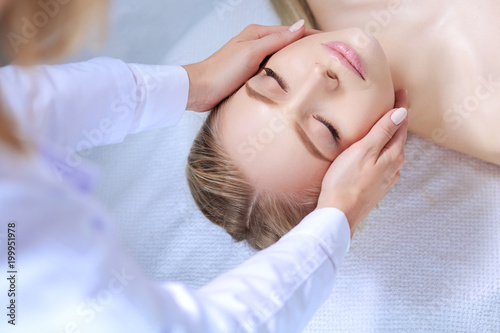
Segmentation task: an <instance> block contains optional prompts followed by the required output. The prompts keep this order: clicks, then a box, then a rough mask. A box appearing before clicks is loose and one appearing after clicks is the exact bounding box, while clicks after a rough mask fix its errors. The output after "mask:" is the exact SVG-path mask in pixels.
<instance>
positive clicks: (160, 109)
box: [0, 58, 189, 151]
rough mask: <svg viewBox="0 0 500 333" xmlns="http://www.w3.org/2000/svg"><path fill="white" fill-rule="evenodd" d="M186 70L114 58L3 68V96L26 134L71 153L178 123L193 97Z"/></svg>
mask: <svg viewBox="0 0 500 333" xmlns="http://www.w3.org/2000/svg"><path fill="white" fill-rule="evenodd" d="M188 92H189V79H188V76H187V73H186V71H185V70H184V68H182V67H181V66H159V65H139V64H125V63H124V62H123V61H120V60H117V59H112V58H95V59H92V60H89V61H86V62H80V63H73V64H65V65H53V66H48V65H45V66H33V67H20V66H5V67H2V68H0V94H1V99H2V102H3V104H4V106H5V107H6V109H7V112H9V113H11V114H12V116H13V118H14V120H15V122H16V124H17V126H18V127H19V129H20V131H21V132H22V133H23V134H24V135H28V134H29V135H31V136H32V137H33V139H35V140H37V141H40V140H42V141H48V142H49V143H50V144H51V145H56V146H58V147H59V148H62V149H64V150H67V149H68V147H69V148H70V149H72V150H76V151H81V150H86V149H89V148H91V147H92V146H98V145H105V144H111V143H118V142H121V141H123V139H124V138H125V137H126V136H127V135H128V134H130V133H138V132H141V131H144V130H148V129H153V128H158V127H165V126H172V125H175V124H176V123H177V122H178V120H179V119H180V117H181V115H182V114H183V112H184V110H185V108H186V104H187V98H188Z"/></svg>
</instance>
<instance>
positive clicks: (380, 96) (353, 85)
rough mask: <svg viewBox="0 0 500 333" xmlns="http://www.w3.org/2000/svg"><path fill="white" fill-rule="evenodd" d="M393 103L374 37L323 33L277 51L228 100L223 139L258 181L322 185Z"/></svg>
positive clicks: (273, 186)
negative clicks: (345, 153)
mask: <svg viewBox="0 0 500 333" xmlns="http://www.w3.org/2000/svg"><path fill="white" fill-rule="evenodd" d="M342 43H343V44H342ZM346 45H347V46H346ZM349 47H350V48H351V50H349ZM356 53H357V55H358V57H359V58H358V59H359V60H360V62H358V61H357V60H356ZM342 54H343V55H342ZM393 106H394V87H393V83H392V78H391V73H390V71H389V66H388V63H387V60H386V57H385V54H384V52H383V50H382V48H381V46H380V44H379V43H378V41H377V40H376V39H375V38H374V37H372V36H369V35H366V34H365V33H364V32H363V31H361V30H359V29H348V30H341V31H334V32H328V33H321V34H315V35H312V36H309V37H305V38H303V39H301V40H299V41H297V42H295V43H293V44H291V45H289V46H287V47H285V48H284V49H282V50H281V51H279V52H277V53H276V54H274V55H273V56H272V57H271V58H270V59H269V61H268V62H267V64H266V65H265V68H264V70H262V71H260V72H259V73H258V74H257V75H255V76H254V77H253V78H252V79H250V80H249V81H247V83H246V84H245V85H244V86H243V87H242V88H240V89H239V90H238V91H237V92H236V93H235V94H234V95H233V97H232V98H231V99H229V100H228V102H227V103H226V104H225V105H224V106H223V108H222V110H221V119H220V121H221V123H220V126H221V133H220V134H221V139H222V146H223V147H224V148H225V149H226V150H227V152H228V153H229V154H230V156H232V158H233V160H234V161H236V163H237V164H238V166H239V168H240V169H241V171H242V172H243V173H244V174H245V176H246V177H248V179H249V180H250V182H251V183H252V184H253V185H254V186H256V187H257V188H260V189H266V190H276V191H287V192H288V191H293V192H298V191H301V190H304V189H305V188H309V187H311V186H318V185H319V184H321V181H322V179H323V176H324V175H325V173H326V171H327V169H328V167H329V166H330V164H331V163H332V161H333V160H334V159H335V158H336V157H337V156H338V155H339V154H340V153H341V152H342V151H344V150H345V149H346V148H347V147H349V146H350V145H351V144H352V143H354V142H356V141H358V140H360V139H361V138H362V137H364V136H365V135H366V134H367V133H368V131H369V130H370V129H371V127H372V126H373V125H374V124H375V123H376V121H377V120H378V119H380V117H381V116H382V115H383V114H385V113H386V112H388V111H389V110H390V109H392V108H393Z"/></svg>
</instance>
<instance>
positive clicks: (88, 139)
mask: <svg viewBox="0 0 500 333" xmlns="http://www.w3.org/2000/svg"><path fill="white" fill-rule="evenodd" d="M142 75H143V76H142V79H143V81H142V82H141V83H139V84H137V86H134V87H133V88H132V90H131V91H130V92H129V93H128V94H124V95H121V96H119V97H117V98H116V99H115V100H114V102H113V103H112V107H111V112H112V113H111V114H110V115H108V116H107V117H103V118H102V119H101V120H100V121H99V122H98V123H97V124H96V127H95V128H92V129H84V130H82V131H81V133H80V137H81V139H80V140H79V141H78V142H76V144H75V145H66V146H65V147H64V148H63V151H64V160H63V161H53V162H52V163H51V168H52V171H53V174H54V176H55V177H56V179H57V180H58V181H59V182H62V181H63V180H64V176H65V175H66V174H71V173H73V172H74V170H75V169H76V168H78V167H79V166H80V165H81V164H82V163H83V162H84V160H83V157H86V156H89V155H90V154H91V153H92V151H93V149H94V148H95V147H96V146H100V145H102V144H104V143H105V142H107V141H108V140H109V138H110V136H111V135H112V134H113V133H114V132H115V131H116V130H115V125H116V124H117V123H120V122H121V121H126V120H127V119H129V120H130V122H132V118H133V114H134V113H135V112H138V108H139V107H145V105H142V104H143V103H144V102H145V101H146V100H147V98H148V95H149V94H151V93H154V92H155V91H157V90H158V89H160V88H161V82H162V79H164V78H165V77H166V76H167V75H168V72H165V71H164V70H162V69H161V66H157V67H149V68H148V71H147V72H145V71H143V72H142Z"/></svg>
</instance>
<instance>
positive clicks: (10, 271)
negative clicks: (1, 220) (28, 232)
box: [6, 221, 19, 326]
mask: <svg viewBox="0 0 500 333" xmlns="http://www.w3.org/2000/svg"><path fill="white" fill-rule="evenodd" d="M6 231H7V271H6V274H7V281H8V290H7V297H8V300H9V303H8V304H7V323H8V324H9V325H13V326H15V325H16V319H17V317H16V316H17V310H16V309H17V308H18V307H19V305H18V304H17V303H16V302H17V298H16V296H17V293H18V292H19V291H18V290H17V274H18V272H17V266H16V246H17V244H16V242H17V240H16V222H15V221H9V222H8V223H7V230H6Z"/></svg>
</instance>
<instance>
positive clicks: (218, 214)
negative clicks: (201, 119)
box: [186, 105, 320, 250]
mask: <svg viewBox="0 0 500 333" xmlns="http://www.w3.org/2000/svg"><path fill="white" fill-rule="evenodd" d="M220 114H221V106H220V105H219V106H218V107H217V108H215V109H214V110H213V111H212V112H211V113H210V115H209V116H208V117H207V119H206V121H205V123H204V124H203V126H202V127H201V129H200V131H199V132H198V135H197V137H196V138H195V140H194V142H193V145H192V147H191V151H190V153H189V156H188V164H187V169H186V176H187V181H188V184H189V189H190V190H191V194H192V196H193V198H194V201H195V202H196V204H197V206H198V207H199V209H200V210H201V211H202V212H203V214H204V215H205V216H206V217H207V218H208V219H209V220H210V221H212V222H213V223H215V224H216V225H218V226H221V227H222V228H224V229H225V230H226V231H227V232H228V233H229V234H230V235H231V236H232V237H233V239H234V240H235V241H243V240H246V241H247V242H248V244H250V246H252V247H253V248H254V249H256V250H261V249H264V248H266V247H268V246H270V245H272V244H273V243H275V242H276V241H278V240H279V239H280V238H281V237H282V236H283V235H284V234H286V233H287V232H288V231H290V230H291V229H292V228H293V227H294V226H296V225H297V224H298V223H299V222H300V221H301V220H302V219H303V218H304V217H305V216H306V215H307V214H308V213H310V212H311V211H313V210H314V208H315V206H316V202H317V198H318V196H319V191H320V186H317V187H314V186H313V187H311V188H310V189H307V190H305V191H303V192H302V193H272V192H269V191H263V190H260V189H258V188H255V187H254V186H253V185H252V184H251V183H250V182H249V181H247V180H246V179H245V177H244V175H243V173H242V172H240V170H239V169H238V166H237V165H236V163H235V162H234V161H233V160H232V158H231V157H230V156H229V155H228V154H227V153H226V151H225V150H224V148H223V147H222V145H221V144H220V143H219V142H220V128H219V124H220Z"/></svg>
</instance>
